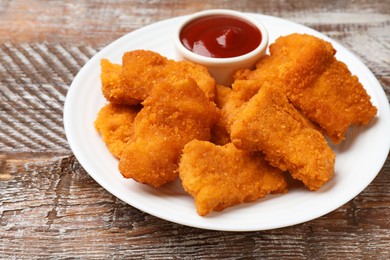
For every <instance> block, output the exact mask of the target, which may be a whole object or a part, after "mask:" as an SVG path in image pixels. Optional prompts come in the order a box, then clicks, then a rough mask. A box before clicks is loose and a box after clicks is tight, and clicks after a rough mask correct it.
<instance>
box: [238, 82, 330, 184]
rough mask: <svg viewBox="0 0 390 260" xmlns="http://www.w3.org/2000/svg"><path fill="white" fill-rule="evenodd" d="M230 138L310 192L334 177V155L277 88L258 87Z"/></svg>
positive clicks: (239, 117)
mask: <svg viewBox="0 0 390 260" xmlns="http://www.w3.org/2000/svg"><path fill="white" fill-rule="evenodd" d="M231 138H232V142H233V144H234V145H236V146H237V147H238V148H240V149H245V150H249V151H261V152H263V153H264V155H265V159H266V160H267V161H269V162H270V164H271V165H273V166H275V167H278V168H279V169H281V170H283V171H285V170H288V171H289V172H290V173H291V175H292V177H293V178H295V179H298V180H301V181H302V182H303V183H304V184H305V185H306V187H307V188H309V189H310V190H316V189H318V188H320V187H321V186H322V185H323V184H325V183H326V182H327V181H329V180H330V179H331V178H332V177H333V174H334V165H335V157H336V156H335V153H334V152H333V151H332V150H331V148H330V147H329V146H328V144H327V142H326V140H325V138H324V136H323V135H322V134H321V133H320V132H319V131H317V130H315V129H313V128H312V127H311V125H309V124H307V121H306V119H305V118H304V117H303V116H302V114H301V113H299V112H298V111H297V110H296V109H295V108H294V107H293V105H292V104H290V103H289V101H288V99H287V97H286V96H285V95H284V93H282V92H280V91H279V89H278V88H277V87H273V86H271V85H268V84H264V85H263V86H262V87H261V89H260V91H259V92H258V93H257V94H256V95H255V96H254V97H253V98H252V99H251V100H250V101H249V102H248V104H247V105H246V106H245V109H244V110H243V111H241V113H240V115H239V116H238V119H237V120H236V121H235V122H234V123H233V125H232V132H231Z"/></svg>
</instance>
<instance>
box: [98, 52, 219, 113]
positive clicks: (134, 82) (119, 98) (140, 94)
mask: <svg viewBox="0 0 390 260" xmlns="http://www.w3.org/2000/svg"><path fill="white" fill-rule="evenodd" d="M101 66H102V76H101V77H102V83H103V84H102V85H103V88H102V90H103V94H104V96H105V98H106V99H107V100H108V101H110V102H113V103H117V104H129V105H133V104H139V103H141V102H142V101H143V100H145V99H146V98H147V97H148V96H149V94H150V92H151V90H152V89H153V87H154V86H155V85H156V84H158V82H160V81H163V80H164V81H165V80H167V79H172V80H176V79H179V78H186V77H190V78H192V79H194V80H195V81H196V83H197V84H198V86H199V87H200V88H201V89H202V90H203V91H204V93H205V95H206V97H207V98H208V99H209V100H214V96H215V80H214V79H213V78H212V77H211V76H210V74H209V73H208V71H207V69H206V68H205V67H204V66H201V65H198V64H194V63H192V62H189V61H180V62H176V61H174V60H168V59H167V58H166V57H164V56H162V55H160V54H158V53H156V52H153V51H147V50H134V51H129V52H126V53H125V54H124V55H123V57H122V66H121V65H118V64H111V63H110V62H109V61H108V60H102V61H101Z"/></svg>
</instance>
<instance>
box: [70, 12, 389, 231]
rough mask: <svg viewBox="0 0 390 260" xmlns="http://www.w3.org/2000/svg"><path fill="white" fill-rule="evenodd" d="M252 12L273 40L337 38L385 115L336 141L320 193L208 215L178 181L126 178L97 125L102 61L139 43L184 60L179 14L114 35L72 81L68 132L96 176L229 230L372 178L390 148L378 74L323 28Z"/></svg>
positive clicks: (186, 219)
mask: <svg viewBox="0 0 390 260" xmlns="http://www.w3.org/2000/svg"><path fill="white" fill-rule="evenodd" d="M249 15H252V16H253V17H255V18H256V19H259V20H261V22H263V23H264V25H265V26H266V27H267V29H268V30H269V35H270V43H272V42H274V40H275V39H276V38H277V37H278V36H281V35H286V34H290V33H294V32H298V33H308V34H311V35H314V36H317V37H320V38H323V39H325V40H327V41H329V42H331V43H332V44H333V46H334V47H335V49H336V50H337V58H338V59H339V60H341V61H343V62H345V63H346V64H347V65H348V67H349V69H350V70H351V71H352V73H353V74H356V75H357V76H358V77H359V79H360V82H361V83H362V84H363V86H364V87H365V89H366V90H367V92H368V94H369V95H370V96H371V100H372V102H373V104H374V105H375V106H376V107H377V108H378V114H377V115H376V117H375V119H374V120H372V122H371V123H370V124H369V125H368V126H366V127H353V128H352V129H351V130H350V131H348V133H347V141H345V142H344V143H342V144H341V145H339V146H336V147H333V148H334V149H335V152H336V154H337V159H336V166H335V173H336V174H335V177H334V178H333V179H332V180H331V181H330V182H329V183H327V184H326V185H325V186H323V187H322V188H321V189H320V190H318V191H316V192H310V191H307V190H305V189H303V188H296V189H292V190H290V191H289V193H287V194H285V195H270V196H268V197H266V198H265V199H262V200H259V201H257V202H254V203H248V204H243V205H240V206H236V207H232V208H229V209H226V210H224V211H223V212H221V213H212V214H210V215H208V216H207V217H200V216H198V215H197V213H196V211H195V206H194V203H193V200H192V198H191V197H190V196H189V195H187V194H186V193H185V192H184V191H183V189H182V188H181V186H180V183H179V182H175V183H173V184H170V185H167V186H166V187H163V188H160V189H154V188H151V187H148V186H146V185H142V184H138V183H136V182H134V181H133V180H128V179H124V178H123V177H122V175H121V174H120V173H119V171H118V169H117V166H118V161H117V160H116V159H115V158H114V157H113V156H112V155H111V154H110V152H109V151H108V150H107V148H106V146H105V144H104V143H103V141H102V139H101V137H100V136H99V134H98V133H97V132H96V130H95V129H94V127H93V122H94V120H95V118H96V114H97V112H98V111H99V109H100V108H101V107H102V106H103V105H104V104H105V103H106V101H105V99H104V98H103V96H102V94H101V83H100V78H99V74H100V65H99V62H100V59H101V58H108V59H109V60H111V61H112V62H115V63H121V58H122V55H123V53H124V52H125V51H130V50H135V49H147V50H153V51H156V52H158V53H160V54H162V55H164V56H166V57H168V58H171V59H177V55H176V53H175V51H174V47H173V41H172V37H173V35H172V33H173V32H174V29H175V27H176V26H177V25H178V24H179V23H180V21H181V20H182V19H183V17H176V18H172V19H168V20H164V21H161V22H158V23H155V24H152V25H149V26H146V27H144V28H141V29H139V30H136V31H133V32H131V33H129V34H127V35H125V36H123V37H121V38H120V39H118V40H116V41H114V42H113V43H111V44H110V45H108V46H107V47H105V48H104V49H102V50H101V51H100V52H99V53H97V54H96V55H95V56H94V57H93V58H92V59H91V60H90V61H89V62H87V64H86V65H85V66H84V67H83V68H82V69H81V70H80V72H79V73H78V74H77V76H76V77H75V79H74V81H73V83H72V85H71V86H70V88H69V92H68V94H67V97H66V101H65V107H64V126H65V132H66V136H67V139H68V141H69V144H70V147H71V149H72V151H73V153H74V154H75V156H76V157H77V159H78V160H79V162H80V163H81V165H82V166H83V167H84V169H85V170H86V171H87V172H88V173H89V174H90V175H91V176H92V178H94V179H95V180H96V181H97V182H98V183H99V184H100V185H101V186H103V187H104V188H105V189H106V190H108V191H109V192H110V193H112V194H113V195H115V196H116V197H118V198H119V199H121V200H123V201H124V202H126V203H128V204H130V205H132V206H134V207H136V208H138V209H140V210H142V211H144V212H147V213H149V214H151V215H154V216H157V217H159V218H162V219H165V220H168V221H172V222H176V223H180V224H183V225H188V226H193V227H198V228H204V229H211V230H227V231H255V230H266V229H274V228H280V227H285V226H290V225H294V224H298V223H302V222H306V221H309V220H312V219H315V218H317V217H320V216H322V215H324V214H327V213H329V212H331V211H333V210H335V209H337V208H338V207H340V206H341V205H343V204H345V203H346V202H348V201H349V200H351V199H352V198H354V197H355V196H356V195H357V194H359V193H360V192H361V191H362V190H363V189H365V188H366V187H367V186H368V185H369V184H370V182H371V181H372V180H373V179H374V177H375V176H376V175H377V174H378V172H379V171H380V169H381V168H382V166H383V164H384V162H385V160H386V157H387V154H388V152H389V149H390V134H389V133H390V108H389V101H388V100H387V98H386V95H385V93H384V91H383V89H382V87H381V86H380V84H379V83H378V81H377V80H376V79H375V77H374V76H373V74H372V73H371V72H370V70H369V69H368V68H367V67H366V66H365V65H364V64H363V63H362V62H361V61H360V60H359V59H358V58H357V57H356V56H355V55H353V54H352V53H351V52H349V51H348V50H346V49H345V48H344V47H343V46H341V45H340V44H338V43H337V42H335V41H333V40H331V39H329V38H328V37H326V36H324V35H323V34H321V33H319V32H317V31H314V30H312V29H310V28H307V27H305V26H302V25H299V24H296V23H292V22H289V21H286V20H283V19H279V18H275V17H270V16H264V15H258V14H249Z"/></svg>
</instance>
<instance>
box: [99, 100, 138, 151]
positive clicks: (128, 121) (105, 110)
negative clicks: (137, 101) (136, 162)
mask: <svg viewBox="0 0 390 260" xmlns="http://www.w3.org/2000/svg"><path fill="white" fill-rule="evenodd" d="M138 111H139V108H138V107H133V106H127V105H117V104H107V105H105V106H104V107H102V108H101V109H100V111H99V113H98V115H97V118H96V120H95V128H96V130H97V131H98V132H99V133H100V134H101V135H102V138H103V141H104V142H105V143H106V145H107V147H108V150H109V151H110V152H111V153H112V154H113V155H114V156H116V157H118V158H119V157H120V156H121V153H122V151H123V149H124V147H125V146H126V144H127V142H128V141H129V140H130V139H131V136H132V126H133V121H134V118H135V116H136V115H137V113H138Z"/></svg>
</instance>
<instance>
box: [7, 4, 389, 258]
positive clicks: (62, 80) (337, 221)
mask: <svg viewBox="0 0 390 260" xmlns="http://www.w3.org/2000/svg"><path fill="white" fill-rule="evenodd" d="M211 8H228V9H235V10H239V11H245V12H254V13H262V14H266V15H273V16H278V17H281V18H285V19H288V20H291V21H294V22H298V23H301V24H304V25H307V26H309V27H311V28H313V29H315V30H318V31H320V32H322V33H324V34H326V35H328V36H330V37H331V38H333V39H335V40H336V41H338V42H340V43H341V44H342V45H344V46H345V47H347V48H348V49H350V50H351V51H353V52H354V53H355V54H356V55H357V56H358V57H359V58H360V59H361V60H362V61H363V62H364V63H365V64H366V65H367V66H368V67H369V68H370V69H371V71H372V72H373V73H374V75H375V76H376V78H377V79H378V80H379V82H380V83H381V85H382V87H383V88H384V90H385V93H386V95H387V97H388V98H389V99H390V70H389V68H390V15H389V14H390V5H389V4H388V1H381V0H377V1H368V0H364V1H363V0H358V1H336V0H333V1H312V0H300V1H293V0H285V1H250V0H246V1H227V0H226V1H223V0H215V1H141V0H138V1H136V0H130V1H113V0H93V1H69V0H65V1H49V0H16V1H10V0H3V1H0V104H1V105H0V123H1V126H0V160H1V164H0V167H1V168H0V169H1V171H0V259H49V258H50V259H72V258H81V259H87V258H88V259H89V258H91V259H107V258H108V259H122V258H131V259H145V258H147V259H172V258H177V259H194V258H201V259H211V258H216V259H239V258H243V259H252V258H257V259H261V258H269V259H389V258H390V158H389V157H388V158H387V160H386V163H385V165H384V167H383V168H382V169H381V171H380V172H379V174H378V176H377V177H376V178H375V180H374V181H373V182H372V183H371V184H370V185H369V186H368V187H367V188H366V189H365V190H364V191H363V192H362V193H361V194H359V195H358V196H357V197H355V198H354V199H353V200H351V201H350V202H348V203H347V204H345V205H344V206H342V207H340V208H339V209H337V210H335V211H333V212H331V213H329V214H327V215H326V216H323V217H320V218H318V219H315V220H312V221H310V222H307V223H304V224H300V225H296V226H292V227H287V228H281V229H276V230H268V231H260V232H236V233H234V232H216V231H208V230H201V229H195V228H190V227H186V226H181V225H178V224H174V223H170V222H167V221H165V220H161V219H158V218H156V217H154V216H150V215H148V214H146V213H144V212H141V211H139V210H138V209H135V208H133V207H131V206H129V205H127V204H125V203H123V202H122V201H120V200H119V199H117V198H116V197H114V196H112V195H111V194H110V193H108V192H107V191H105V190H104V189H103V188H102V187H101V186H100V185H98V184H97V183H96V182H95V181H94V180H93V179H92V178H91V177H89V175H88V174H87V173H86V172H85V170H84V169H83V168H82V167H81V166H80V164H79V163H78V161H77V159H75V157H74V156H73V155H72V152H71V150H70V148H69V146H68V144H67V141H66V138H65V133H64V129H63V125H62V124H63V123H62V113H63V111H62V110H63V104H64V100H65V96H66V93H67V91H68V88H69V85H70V83H71V82H72V80H73V78H74V77H75V75H76V74H77V72H78V71H79V70H80V68H81V67H82V66H83V65H84V64H85V63H86V62H87V61H88V60H89V59H90V58H91V57H92V56H93V55H94V54H95V53H96V52H97V51H99V50H100V49H101V48H103V47H104V46H106V45H107V44H108V43H110V42H111V41H113V40H115V39H117V38H118V37H120V36H122V35H124V34H126V33H127V32H130V31H132V30H135V29H137V28H140V27H142V26H145V25H148V24H151V23H153V22H157V21H160V20H163V19H168V18H171V17H174V16H178V15H184V14H188V13H192V12H194V11H199V10H203V9H211Z"/></svg>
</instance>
